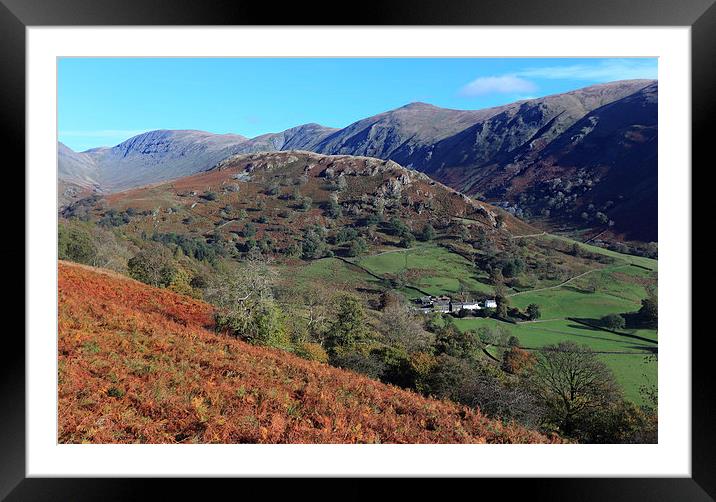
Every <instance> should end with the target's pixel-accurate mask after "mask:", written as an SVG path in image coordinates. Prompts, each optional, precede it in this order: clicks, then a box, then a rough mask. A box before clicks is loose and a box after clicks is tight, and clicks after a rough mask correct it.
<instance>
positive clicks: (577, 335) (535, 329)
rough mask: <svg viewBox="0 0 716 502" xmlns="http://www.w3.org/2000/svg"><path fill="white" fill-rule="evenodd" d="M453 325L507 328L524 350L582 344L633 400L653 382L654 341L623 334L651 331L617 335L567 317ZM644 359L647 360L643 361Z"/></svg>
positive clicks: (652, 336) (458, 321) (639, 399)
mask: <svg viewBox="0 0 716 502" xmlns="http://www.w3.org/2000/svg"><path fill="white" fill-rule="evenodd" d="M455 325H456V326H457V327H458V329H461V330H465V331H467V330H477V329H479V328H480V327H483V326H492V327H494V326H497V325H500V326H502V327H503V328H505V329H507V330H508V331H509V333H510V335H514V336H516V337H517V338H518V339H519V340H520V345H521V346H523V347H525V348H527V349H539V348H541V347H544V346H545V345H556V344H558V343H559V342H563V341H572V342H575V343H577V344H579V345H586V346H587V347H589V348H590V349H592V350H594V351H595V352H598V353H599V354H598V357H599V358H601V359H602V360H603V361H604V362H605V364H606V365H607V366H608V367H609V368H610V369H611V370H612V371H613V372H614V376H615V378H616V380H617V382H618V383H619V384H620V385H621V386H622V388H623V389H624V393H625V395H626V396H627V398H629V399H631V400H633V401H634V402H636V403H642V396H641V395H640V393H639V389H640V387H641V386H642V385H646V384H656V377H657V365H656V361H655V360H652V359H653V358H649V357H648V356H650V355H651V354H652V353H653V351H654V350H655V349H656V347H657V344H656V343H651V342H648V341H644V340H640V339H637V338H632V337H630V336H625V335H637V336H640V337H642V338H648V339H651V340H654V341H655V340H656V332H655V330H633V331H624V334H623V335H618V334H615V333H611V332H609V331H603V330H600V329H597V328H591V327H589V326H584V325H582V324H579V323H576V322H574V321H570V320H567V319H559V320H555V321H544V322H530V323H520V324H510V323H505V322H501V321H497V320H495V319H484V318H473V317H470V318H465V319H455ZM647 359H648V363H644V361H646V360H647Z"/></svg>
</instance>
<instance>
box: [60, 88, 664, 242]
mask: <svg viewBox="0 0 716 502" xmlns="http://www.w3.org/2000/svg"><path fill="white" fill-rule="evenodd" d="M657 87H658V84H657V81H655V80H623V81H617V82H610V83H605V84H597V85H593V86H588V87H585V88H581V89H576V90H573V91H569V92H566V93H561V94H553V95H549V96H544V97H541V98H536V99H529V100H520V101H517V102H514V103H510V104H506V105H501V106H497V107H492V108H486V109H480V110H454V109H447V108H440V107H437V106H434V105H431V104H429V103H423V102H413V103H408V104H406V105H404V106H401V107H399V108H396V109H394V110H388V111H386V112H382V113H379V114H377V115H373V116H371V117H367V118H364V119H361V120H358V121H356V122H354V123H352V124H349V125H348V126H346V127H344V128H341V129H336V128H329V127H325V126H322V125H320V124H315V123H309V124H303V125H299V126H296V127H293V128H290V129H287V130H285V131H281V132H278V133H267V134H263V135H260V136H257V137H255V138H245V137H243V136H240V135H231V134H228V135H214V134H212V133H205V132H201V131H174V132H172V131H168V130H160V131H150V132H148V133H144V134H142V135H138V136H135V137H133V138H129V139H128V140H126V141H125V142H123V143H120V144H119V145H116V146H115V147H111V148H99V149H92V150H88V151H86V152H79V153H77V152H72V151H71V150H70V152H66V151H65V152H64V153H63V154H61V155H60V178H61V179H63V180H64V181H65V182H69V183H75V184H77V185H79V186H83V187H85V189H88V188H90V187H91V188H92V189H95V190H100V191H107V192H113V191H120V190H125V189H129V188H133V187H136V186H142V185H146V184H151V183H156V182H161V181H165V180H170V179H176V178H179V177H182V176H187V175H190V174H193V173H196V172H201V171H205V170H207V169H211V168H212V167H213V166H214V165H216V164H217V163H219V162H220V161H222V160H224V159H225V158H228V157H230V156H232V155H236V154H242V153H255V152H261V151H285V150H307V151H313V152H316V153H321V154H327V155H336V154H337V155H354V156H367V157H375V158H380V159H387V160H393V161H395V162H398V163H399V164H401V165H404V166H406V167H409V168H412V169H415V170H418V171H421V172H425V173H427V174H428V175H430V176H431V177H432V178H434V179H436V180H438V181H440V182H442V183H444V184H446V185H448V186H450V187H452V188H455V189H457V190H459V191H462V192H464V193H467V194H470V195H475V196H485V197H487V198H488V200H490V201H493V202H497V201H499V202H505V203H506V204H507V205H508V207H509V208H510V210H511V211H516V213H517V214H518V215H524V216H542V217H546V218H548V219H550V220H554V221H563V222H564V221H568V222H572V223H574V222H577V223H576V224H580V222H581V220H580V215H581V213H582V212H584V211H582V209H583V207H582V206H584V207H587V206H594V207H597V206H599V209H598V210H590V211H591V214H589V215H588V219H587V220H585V222H586V223H589V222H590V221H591V223H589V224H590V225H591V226H600V225H602V224H606V223H607V222H606V221H605V222H602V221H601V220H602V217H601V216H599V218H600V219H599V221H597V219H595V218H597V216H596V213H600V214H607V219H608V220H609V221H612V224H611V225H612V226H613V227H614V230H615V232H617V233H618V232H621V233H623V234H624V235H625V236H626V237H627V238H629V237H630V236H636V237H638V238H639V239H644V240H656V232H655V225H651V226H650V227H649V229H648V230H646V231H639V229H638V228H636V227H637V226H638V222H637V221H635V220H634V218H629V217H626V215H628V211H627V210H626V209H621V210H619V211H617V212H616V214H615V215H612V214H608V213H609V212H610V211H613V209H610V208H612V207H613V206H615V205H616V206H619V205H622V206H624V205H625V202H624V201H625V200H626V202H627V204H626V206H627V207H628V206H629V204H631V205H632V206H633V205H634V203H632V202H630V199H631V198H633V196H634V191H633V190H622V189H623V188H629V187H622V186H617V184H616V182H614V183H611V184H608V185H606V186H609V187H611V188H610V190H609V191H606V192H605V191H604V190H602V192H604V193H600V192H599V191H598V190H593V187H592V186H590V187H589V190H586V191H583V192H580V194H579V197H580V198H581V199H580V202H579V203H572V202H568V203H567V204H566V205H565V204H561V203H560V204H561V206H560V207H554V204H553V205H551V206H549V207H548V206H547V203H546V202H545V203H544V204H541V203H537V202H531V203H529V204H527V205H524V204H523V202H522V200H521V199H520V194H519V193H517V189H518V188H522V189H524V190H526V191H528V192H530V193H532V192H536V191H539V187H540V186H541V185H540V184H543V183H546V182H549V181H551V180H553V179H555V178H549V176H551V174H550V173H552V171H555V170H554V169H546V168H545V169H544V171H543V172H542V174H540V173H538V172H536V171H535V168H536V167H537V166H543V167H544V166H547V165H548V164H549V162H547V161H546V160H545V159H546V155H547V154H544V155H540V153H541V152H543V151H545V149H547V147H548V146H550V145H553V143H554V142H556V141H558V140H559V139H560V138H561V139H562V140H565V138H564V137H563V135H564V134H567V133H568V132H569V135H570V137H575V138H577V137H578V136H580V135H579V134H576V135H575V134H572V133H573V129H571V128H573V127H575V124H578V123H581V122H580V121H583V120H584V119H585V117H587V116H588V115H590V113H593V112H595V110H598V109H601V108H603V107H605V106H608V105H610V104H613V103H617V104H619V105H620V106H621V105H622V104H623V105H625V107H626V105H627V104H628V103H627V102H626V101H623V100H624V99H625V98H627V97H629V96H633V97H635V98H634V99H641V100H643V101H644V102H646V101H648V100H649V99H652V98H653V99H656V95H657ZM647 88H653V92H652V93H651V95H652V96H651V97H648V96H646V95H643V94H644V93H641V91H643V90H644V89H647ZM640 93H641V94H640ZM631 108H634V109H635V108H638V106H637V107H634V106H632V107H631ZM631 108H630V109H631ZM647 108H648V110H649V115H644V117H642V118H640V120H643V121H644V122H645V123H644V124H638V123H634V120H636V118H635V116H630V115H629V114H622V117H621V121H622V122H623V124H622V123H620V124H617V121H614V120H612V123H614V124H615V125H614V127H617V126H618V128H619V130H618V131H616V130H615V131H611V132H609V131H605V130H604V127H603V126H602V127H601V128H600V130H599V131H598V134H600V135H601V136H602V137H606V136H610V135H611V136H610V137H611V140H610V141H611V142H610V143H608V144H607V145H606V146H607V147H609V148H610V149H611V151H612V153H613V155H612V157H611V158H610V159H611V160H610V159H606V158H605V163H604V164H603V165H599V166H594V165H591V164H589V162H588V159H586V158H583V159H582V160H581V164H580V165H571V166H562V167H564V168H565V169H562V172H564V173H568V174H569V177H570V179H571V178H575V176H576V173H577V172H581V171H583V170H585V169H587V170H589V171H595V172H590V173H589V176H592V177H593V178H594V179H600V180H601V179H602V178H604V177H605V176H606V173H607V172H608V171H609V170H611V169H612V168H615V167H614V166H615V165H616V164H619V161H618V158H619V156H620V155H622V156H628V154H629V152H628V151H627V150H628V149H629V144H628V143H629V141H626V142H625V141H624V138H622V137H621V136H620V135H619V134H621V133H622V132H624V131H625V130H626V129H625V128H628V127H632V129H633V130H636V129H638V128H639V127H640V126H644V127H646V128H653V127H655V123H656V116H655V114H656V112H655V106H654V107H647ZM652 108H653V109H652ZM614 115H615V113H612V116H614ZM616 115H618V113H617V114H616ZM591 117H592V118H593V119H594V118H595V117H596V115H591ZM587 129H588V127H587ZM589 134H591V132H590V131H587V132H586V136H589ZM582 139H583V138H581V139H579V140H580V141H581V140H582ZM592 139H594V138H592V137H590V138H589V141H591V140H592ZM575 141H576V140H575ZM63 146H64V145H63ZM612 147H613V148H612ZM65 148H66V147H65ZM655 149H656V144H655V142H654V143H653V144H651V143H648V144H647V146H646V147H645V148H644V151H645V153H644V156H645V158H646V159H648V161H647V162H645V163H644V166H642V167H641V168H640V169H639V172H640V173H642V174H644V175H645V176H646V177H647V178H648V179H652V178H653V179H654V180H655V177H656V157H655ZM554 151H555V150H554V148H553V149H552V150H547V152H554ZM565 151H566V150H565ZM558 157H559V158H558V159H557V161H558V162H560V161H561V160H562V158H563V157H562V156H558ZM568 158H570V157H565V159H568ZM571 158H573V157H571ZM615 159H617V160H615ZM619 168H620V169H627V168H628V167H627V166H623V165H621V167H619ZM580 170H581V171H580ZM596 171H599V173H601V174H599V173H596ZM524 173H531V174H529V176H525V175H523V174H524ZM597 174H599V175H597ZM565 176H566V174H565ZM627 178H628V177H627ZM575 179H576V178H575ZM612 179H617V180H618V179H620V178H619V177H618V176H617V177H616V178H614V177H612ZM625 179H626V178H625ZM88 181H90V182H91V183H90V184H89V185H88ZM498 181H499V183H498ZM654 186H655V182H654V183H647V184H646V185H645V187H646V190H648V191H649V194H648V195H647V196H646V199H648V200H655V199H654V197H655V196H654V194H653V193H651V192H653V187H654ZM588 192H589V193H588ZM545 200H549V197H547V199H545ZM609 202H611V206H610V207H603V206H605V205H608V203H609ZM650 204H651V203H650ZM652 205H653V204H651V205H650V206H649V207H651V206H652ZM605 212H606V213H605ZM545 215H546V216H545ZM618 215H621V218H619V219H617V218H616V216H618ZM612 216H614V218H611V217H612ZM614 220H616V221H614ZM610 228H611V227H610Z"/></svg>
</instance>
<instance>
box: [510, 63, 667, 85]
mask: <svg viewBox="0 0 716 502" xmlns="http://www.w3.org/2000/svg"><path fill="white" fill-rule="evenodd" d="M515 75H518V76H520V77H526V78H548V79H565V80H600V81H603V82H611V81H614V80H630V79H642V78H649V79H655V78H657V67H656V64H654V62H653V61H650V60H644V59H615V60H610V61H600V62H599V63H596V64H595V63H592V64H589V63H580V64H574V65H567V66H544V67H535V68H527V69H525V70H522V71H519V72H516V73H515Z"/></svg>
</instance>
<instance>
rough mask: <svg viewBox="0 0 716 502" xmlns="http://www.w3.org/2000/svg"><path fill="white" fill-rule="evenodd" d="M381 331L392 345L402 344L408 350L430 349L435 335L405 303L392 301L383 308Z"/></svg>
mask: <svg viewBox="0 0 716 502" xmlns="http://www.w3.org/2000/svg"><path fill="white" fill-rule="evenodd" d="M379 331H380V332H381V333H382V334H383V336H384V337H385V339H386V340H387V341H388V343H389V344H390V345H393V346H401V347H402V348H404V349H405V350H406V351H408V352H417V351H421V350H428V348H429V347H430V345H431V344H432V343H433V341H434V338H435V337H434V335H433V334H432V333H428V332H427V331H425V330H424V329H423V324H422V321H421V320H420V319H418V318H417V317H416V316H415V315H414V314H413V313H412V312H411V311H410V307H409V306H408V305H405V304H404V303H391V304H389V305H388V306H386V308H385V309H383V316H382V318H381V321H380V325H379Z"/></svg>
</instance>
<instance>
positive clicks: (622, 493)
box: [0, 0, 716, 500]
mask: <svg viewBox="0 0 716 502" xmlns="http://www.w3.org/2000/svg"><path fill="white" fill-rule="evenodd" d="M322 4H323V2H319V3H316V4H314V5H312V6H311V8H305V7H304V6H302V5H300V4H293V5H290V4H289V5H288V6H286V7H284V8H282V9H272V8H271V6H268V5H258V4H255V3H252V4H250V5H248V4H243V3H238V2H233V3H230V4H229V3H227V2H221V1H218V0H217V1H205V2H190V1H186V2H184V1H182V2H176V3H175V4H173V5H172V7H171V9H169V8H167V5H166V4H163V3H161V2H146V1H145V2H140V1H136V0H131V1H124V2H116V1H112V0H100V1H90V0H61V1H55V2H50V1H47V0H31V1H27V0H26V1H22V0H0V47H1V48H2V49H1V50H2V52H3V56H2V58H1V59H0V68H1V69H2V70H1V72H0V73H1V74H2V75H4V76H5V77H6V78H5V85H4V86H3V89H2V91H0V103H1V105H0V110H2V113H1V114H0V116H1V117H2V120H1V122H0V123H2V126H3V133H4V135H3V137H4V138H5V144H6V152H7V153H10V156H11V157H12V158H14V159H16V163H17V164H18V165H20V164H24V159H25V141H24V134H25V132H24V131H25V107H26V102H25V83H26V82H25V69H26V61H25V54H26V52H25V50H26V47H25V30H26V28H27V27H32V26H113V25H114V26H128V25H140V26H154V25H202V26H207V25H284V24H297V25H309V24H310V25H316V24H320V25H349V24H350V25H443V26H450V25H455V26H457V25H463V26H467V25H480V26H482V25H485V26H508V25H510V26H515V25H521V26H530V25H542V26H545V25H551V26H690V27H691V40H692V54H691V69H692V159H693V162H698V161H699V160H701V159H703V161H704V162H705V160H706V155H707V144H708V139H707V132H706V126H707V125H708V121H709V120H710V117H711V115H712V113H713V111H714V108H715V107H714V99H713V97H712V96H711V93H712V89H713V86H714V83H715V82H716V69H715V68H714V67H713V61H714V60H716V37H714V36H713V34H714V33H716V6H714V1H713V0H689V1H684V2H679V3H676V2H666V1H663V0H661V1H646V0H639V1H632V2H626V1H623V0H609V1H607V2H580V3H575V2H570V1H568V0H539V1H537V2H527V1H518V0H509V1H503V2H499V3H494V4H493V3H492V2H482V3H477V2H470V1H466V0H462V1H453V2H450V3H447V4H446V3H445V2H437V1H431V2H425V3H423V4H422V5H420V6H417V5H414V4H413V3H411V2H407V1H391V2H387V3H382V4H381V6H379V7H376V8H375V9H356V12H355V13H353V14H352V15H351V17H342V16H339V15H337V14H334V15H333V18H331V15H327V14H323V15H316V14H315V12H323V13H327V12H337V11H335V10H334V9H332V8H328V7H327V6H324V5H322ZM323 7H325V8H323ZM272 10H277V11H278V12H272ZM692 165H693V164H692ZM692 172H693V168H692ZM684 174H685V175H687V174H688V173H684ZM25 189H26V190H28V189H29V187H27V186H26V187H25ZM694 200H695V197H694ZM692 212H693V206H692ZM692 228H693V227H692ZM26 266H27V263H26ZM692 296H693V295H692ZM709 338H710V337H709V336H708V332H707V331H704V332H702V333H701V334H699V333H698V332H696V331H694V334H693V336H692V382H693V386H692V396H691V403H692V410H691V411H692V443H691V452H692V476H691V478H670V479H669V478H665V479H658V478H643V479H607V478H601V479H550V480H520V481H518V482H517V485H516V486H518V487H520V488H521V489H525V490H526V491H528V492H529V493H530V496H532V497H537V498H550V499H555V498H557V499H561V498H579V499H583V500H604V499H610V500H620V499H624V500H632V499H635V498H648V499H654V500H674V499H680V500H713V499H714V498H716V476H714V472H716V454H715V453H714V448H713V446H714V445H715V444H716V441H715V440H714V439H715V434H714V431H713V422H714V417H715V416H716V408H715V406H716V405H715V404H714V402H715V401H716V400H715V399H714V398H715V397H716V396H715V393H714V386H713V384H712V380H713V379H712V377H711V375H710V373H709V372H708V369H709V362H708V361H707V358H709V354H710V351H709V348H710V339H709ZM6 343H7V345H6V354H12V355H11V356H10V355H9V356H8V357H6V361H5V364H4V365H3V367H2V378H1V380H0V382H1V383H0V385H1V386H2V387H0V388H1V389H2V392H1V393H0V395H2V396H3V397H4V398H5V403H12V406H6V407H5V408H4V409H3V411H2V412H0V423H1V424H2V427H1V428H0V451H2V460H1V461H0V499H5V498H7V500H36V499H39V500H45V499H56V498H63V499H72V500H85V499H94V498H99V497H102V498H110V499H111V498H114V499H117V500H119V499H124V498H144V497H148V496H150V493H151V489H152V488H153V489H160V490H162V491H163V493H164V494H165V496H166V494H168V493H169V491H174V490H176V491H177V492H178V491H179V490H182V491H184V490H186V483H183V482H181V483H176V482H175V481H172V480H158V481H149V480H132V481H128V480H121V479H102V480H100V479H57V478H43V479H40V478H26V476H25V472H26V471H25V451H26V450H25V424H26V421H27V417H26V416H25V363H24V361H25V358H24V355H25V347H24V344H23V343H22V342H21V340H20V338H19V337H14V339H8V340H7V342H6ZM483 482H491V483H493V484H497V483H499V481H497V480H491V481H488V480H484V481H483ZM354 483H356V484H354V485H352V486H353V487H354V489H353V490H352V491H351V493H352V494H353V495H354V496H355V497H356V498H358V496H359V495H360V494H361V492H362V490H363V488H362V487H363V486H365V485H364V484H357V482H354ZM254 484H255V485H257V482H254ZM455 486H456V487H457V486H458V485H455ZM411 489H412V490H415V491H416V492H417V493H419V490H420V486H419V484H418V485H415V486H412V487H411V488H410V489H408V492H409V491H410V490H411ZM165 490H169V491H165ZM108 495H109V496H108ZM366 496H367V492H363V496H362V497H360V498H364V497H366Z"/></svg>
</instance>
